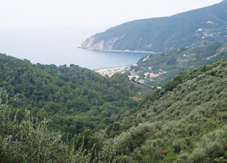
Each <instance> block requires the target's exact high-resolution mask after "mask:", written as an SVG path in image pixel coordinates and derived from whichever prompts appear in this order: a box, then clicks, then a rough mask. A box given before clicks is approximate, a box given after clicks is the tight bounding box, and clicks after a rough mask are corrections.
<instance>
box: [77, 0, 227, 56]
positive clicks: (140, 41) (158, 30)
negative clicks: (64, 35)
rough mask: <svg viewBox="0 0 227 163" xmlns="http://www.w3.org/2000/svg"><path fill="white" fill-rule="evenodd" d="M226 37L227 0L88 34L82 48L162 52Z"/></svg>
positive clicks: (202, 44) (225, 38)
mask: <svg viewBox="0 0 227 163" xmlns="http://www.w3.org/2000/svg"><path fill="white" fill-rule="evenodd" d="M226 41H227V0H224V1H222V2H221V3H218V4H215V5H212V6H209V7H205V8H201V9H196V10H191V11H188V12H184V13H180V14H176V15H173V16H170V17H161V18H150V19H142V20H135V21H131V22H127V23H124V24H121V25H119V26H116V27H113V28H110V29H108V30H106V31H105V32H103V33H97V34H95V35H93V36H91V37H89V38H87V39H86V40H85V41H84V42H83V43H82V45H81V48H84V49H89V50H97V51H146V52H150V51H154V52H163V51H166V50H169V49H175V48H182V47H198V46H204V45H207V44H209V43H213V42H226Z"/></svg>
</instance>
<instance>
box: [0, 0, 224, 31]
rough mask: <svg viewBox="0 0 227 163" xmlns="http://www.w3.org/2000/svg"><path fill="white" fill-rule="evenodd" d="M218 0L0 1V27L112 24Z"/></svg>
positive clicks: (161, 14)
mask: <svg viewBox="0 0 227 163" xmlns="http://www.w3.org/2000/svg"><path fill="white" fill-rule="evenodd" d="M220 1H221V0H200V1H196V0H184V1H182V0H171V1H169V0H159V1H157V0H155V1H154V0H2V1H0V27H20V26H21V27H26V26H55V25H61V26H64V25H75V26H106V27H107V26H109V27H111V26H115V25H118V24H121V23H123V22H127V21H131V20H135V19H143V18H150V17H161V16H169V15H173V14H176V13H179V12H183V11H187V10H190V9H195V8H200V7H204V6H208V5H212V4H214V3H218V2H220Z"/></svg>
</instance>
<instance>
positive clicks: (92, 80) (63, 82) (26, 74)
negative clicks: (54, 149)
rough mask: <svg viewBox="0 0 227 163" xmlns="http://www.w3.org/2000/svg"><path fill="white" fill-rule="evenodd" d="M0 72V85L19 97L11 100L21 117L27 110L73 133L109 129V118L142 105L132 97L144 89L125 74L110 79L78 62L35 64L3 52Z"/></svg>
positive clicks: (113, 118) (10, 102)
mask: <svg viewBox="0 0 227 163" xmlns="http://www.w3.org/2000/svg"><path fill="white" fill-rule="evenodd" d="M0 73H1V74H0V87H2V88H4V89H6V90H7V91H8V93H9V95H10V96H15V95H16V96H17V100H11V101H9V104H10V105H12V106H14V107H17V108H18V109H19V114H18V119H21V118H22V117H20V115H22V116H23V114H20V113H21V112H22V111H23V110H24V109H27V110H29V111H30V112H31V114H32V115H34V116H38V117H39V119H44V118H47V119H48V120H49V123H48V126H49V127H50V128H52V129H53V130H61V131H62V132H64V133H66V132H68V133H69V137H70V138H71V137H73V136H74V135H77V134H78V133H81V132H82V131H83V130H84V129H86V128H89V129H91V130H98V129H104V128H105V126H106V125H108V123H106V122H104V120H106V121H107V119H108V121H109V123H112V122H113V121H114V120H115V119H117V116H115V115H118V114H120V113H121V112H125V111H126V110H129V109H130V108H132V107H134V106H136V105H137V104H138V102H136V101H134V100H133V99H132V98H131V97H133V96H135V95H136V94H137V92H138V91H139V90H140V89H141V88H140V87H137V85H136V84H133V83H132V82H131V81H129V80H128V79H127V77H125V76H123V75H122V74H115V75H114V76H113V77H111V78H110V79H109V78H106V77H102V76H100V75H99V74H97V73H95V72H93V71H91V70H88V69H85V68H80V67H78V66H76V65H73V64H71V65H70V66H69V67H68V66H66V65H62V66H59V67H57V66H55V65H42V64H31V63H30V62H29V61H28V60H19V59H16V58H13V57H9V56H6V55H4V54H0ZM129 90H130V92H129ZM101 124H102V125H101ZM103 124H104V125H103Z"/></svg>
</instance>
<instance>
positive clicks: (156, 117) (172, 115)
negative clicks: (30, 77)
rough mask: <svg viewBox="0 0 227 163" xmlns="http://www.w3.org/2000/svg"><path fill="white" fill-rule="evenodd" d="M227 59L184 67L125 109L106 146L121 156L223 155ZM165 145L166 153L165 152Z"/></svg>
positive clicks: (195, 158)
mask: <svg viewBox="0 0 227 163" xmlns="http://www.w3.org/2000/svg"><path fill="white" fill-rule="evenodd" d="M226 97H227V60H220V61H218V62H215V63H212V64H210V65H204V66H201V67H199V68H197V69H194V70H191V71H188V72H183V73H181V74H179V75H177V76H176V77H175V78H174V79H173V80H172V81H170V82H168V83H167V84H165V85H164V86H163V88H162V89H161V90H156V91H155V92H153V93H152V94H150V95H149V96H147V97H146V98H145V99H144V100H143V101H142V102H141V103H140V105H139V106H138V107H137V108H135V109H133V110H131V111H129V112H127V113H125V114H124V115H123V118H122V120H121V121H119V122H118V125H119V129H120V128H121V127H124V125H127V124H128V123H130V124H131V125H132V127H131V128H129V129H128V130H127V131H126V132H123V133H121V134H120V135H118V136H116V137H114V138H113V139H108V140H106V142H105V144H106V145H105V147H106V148H107V149H112V150H114V151H115V152H117V153H118V154H119V156H120V157H121V161H122V162H135V163H136V162H138V163H139V162H140V163H142V162H144V163H148V162H149V163H150V162H154V163H158V162H179V163H187V162H188V163H199V162H204V163H205V162H207V163H210V162H214V160H216V161H217V160H219V161H220V160H225V159H226V154H227V153H226V150H227V100H226V99H227V98H226ZM165 150H167V151H168V154H167V155H166V154H163V151H165Z"/></svg>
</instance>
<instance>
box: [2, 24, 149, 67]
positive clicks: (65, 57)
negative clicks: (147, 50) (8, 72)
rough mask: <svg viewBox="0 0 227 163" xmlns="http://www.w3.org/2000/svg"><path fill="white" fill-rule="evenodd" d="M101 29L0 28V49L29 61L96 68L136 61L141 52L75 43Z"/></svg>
mask: <svg viewBox="0 0 227 163" xmlns="http://www.w3.org/2000/svg"><path fill="white" fill-rule="evenodd" d="M97 32H101V31H96V29H93V28H82V27H48V28H47V27H45V28H44V27H42V28H26V29H25V28H20V29H4V30H3V29H2V30H0V36H1V37H0V53H5V54H7V55H10V56H13V57H16V58H19V59H28V60H30V61H31V62H32V63H41V64H55V65H64V64H66V65H70V64H76V65H79V66H80V67H86V68H89V69H98V68H100V66H101V65H102V66H103V67H104V68H106V67H118V66H126V65H131V64H134V63H136V62H137V61H138V60H139V59H140V58H142V57H143V56H145V55H147V54H144V53H115V52H93V51H88V50H84V49H79V48H78V47H79V46H80V45H81V43H82V42H83V41H84V40H85V39H86V38H87V37H89V36H91V35H93V34H95V33H97Z"/></svg>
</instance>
